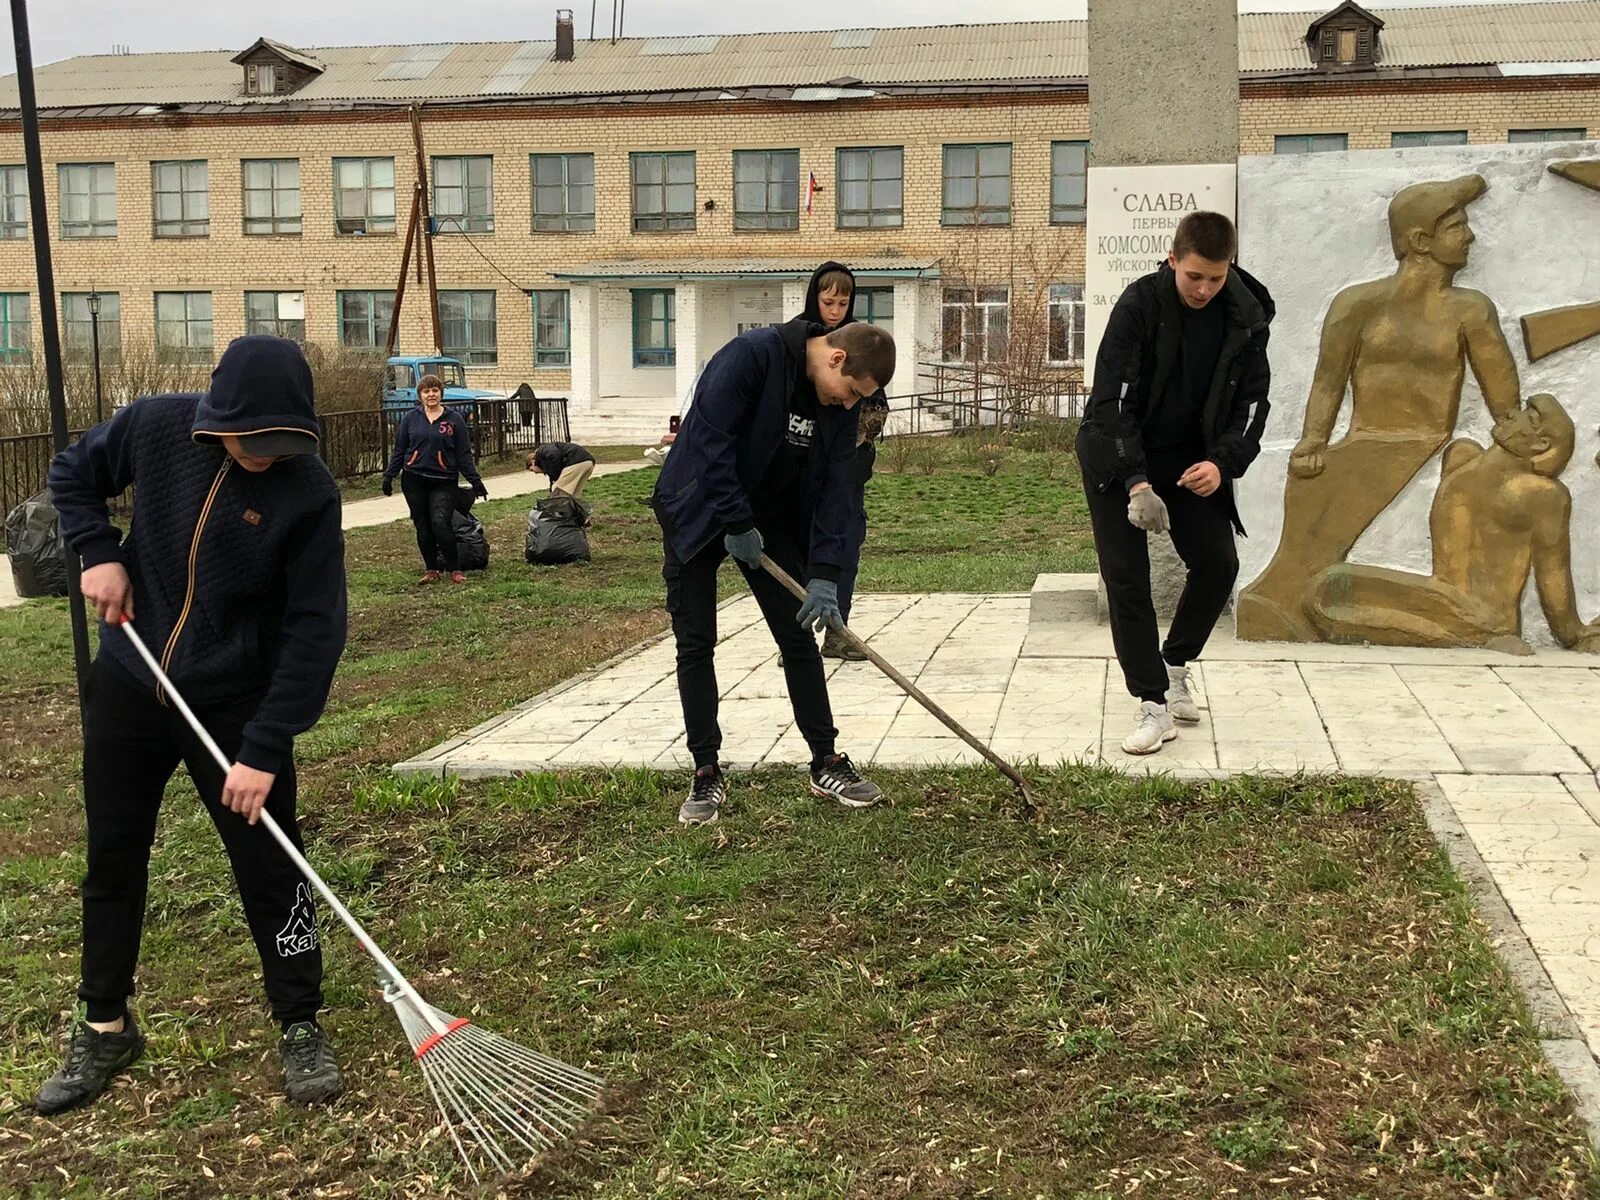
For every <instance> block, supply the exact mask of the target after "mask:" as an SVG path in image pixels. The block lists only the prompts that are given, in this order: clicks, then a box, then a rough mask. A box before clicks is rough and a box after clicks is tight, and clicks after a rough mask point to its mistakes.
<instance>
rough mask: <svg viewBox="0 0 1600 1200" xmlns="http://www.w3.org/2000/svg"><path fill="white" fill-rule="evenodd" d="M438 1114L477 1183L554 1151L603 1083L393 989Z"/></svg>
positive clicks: (387, 992)
mask: <svg viewBox="0 0 1600 1200" xmlns="http://www.w3.org/2000/svg"><path fill="white" fill-rule="evenodd" d="M383 998H384V999H385V1000H387V1001H388V1002H389V1004H390V1005H391V1006H392V1007H393V1008H394V1011H395V1014H396V1015H397V1016H398V1017H399V1018H400V1024H401V1026H402V1027H403V1028H404V1029H405V1032H406V1038H407V1040H408V1041H410V1043H411V1049H412V1050H413V1051H414V1052H415V1053H416V1056H417V1062H418V1063H419V1064H420V1065H421V1067H422V1075H423V1078H424V1079H426V1080H427V1081H428V1090H429V1091H430V1092H431V1093H432V1094H433V1099H434V1102H435V1103H436V1104H437V1105H438V1106H439V1115H440V1116H441V1117H442V1118H443V1120H444V1126H445V1128H446V1129H447V1130H448V1131H449V1133H450V1138H451V1140H452V1141H454V1142H455V1146H456V1150H457V1151H458V1152H459V1153H460V1155H461V1160H462V1161H463V1162H464V1163H466V1166H467V1171H468V1172H469V1173H470V1174H471V1175H472V1178H473V1180H474V1181H475V1182H482V1178H483V1177H484V1176H488V1177H491V1178H493V1177H497V1176H500V1175H505V1174H508V1173H510V1172H511V1171H514V1170H516V1169H517V1168H519V1167H521V1166H523V1165H524V1164H525V1163H526V1162H527V1160H528V1159H529V1158H531V1157H533V1156H534V1155H536V1154H539V1153H542V1152H543V1151H546V1150H549V1149H551V1148H553V1147H554V1146H555V1145H556V1144H557V1143H559V1142H562V1141H564V1140H566V1139H567V1138H568V1137H570V1136H571V1135H572V1134H574V1133H576V1132H577V1131H578V1129H579V1128H581V1127H582V1125H583V1124H584V1122H585V1121H587V1120H588V1118H589V1117H590V1116H591V1115H592V1114H593V1113H594V1112H595V1111H596V1110H597V1109H598V1108H599V1106H600V1097H601V1092H602V1091H603V1090H604V1088H605V1083H604V1081H602V1080H601V1079H599V1078H597V1077H596V1076H594V1075H591V1074H589V1072H587V1071H583V1070H579V1069H578V1068H577V1067H572V1066H568V1065H567V1064H566V1063H564V1062H561V1061H559V1060H557V1059H554V1058H549V1057H547V1056H546V1055H543V1054H539V1053H537V1052H535V1051H533V1050H529V1049H528V1048H527V1047H526V1046H519V1045H517V1043H515V1042H513V1041H509V1040H508V1039H506V1038H503V1037H501V1036H500V1035H499V1034H495V1033H490V1032H489V1031H488V1030H486V1029H483V1028H480V1027H479V1026H477V1025H474V1024H473V1023H472V1022H471V1021H469V1020H467V1019H466V1018H465V1017H452V1016H451V1015H450V1014H449V1013H447V1012H443V1011H442V1010H440V1009H437V1008H435V1007H433V1005H431V1004H427V1003H426V1002H425V1001H424V1002H422V1003H421V1004H420V1005H419V1003H418V1000H419V999H420V998H417V997H416V993H415V992H411V993H409V994H407V992H405V991H403V990H402V989H400V988H399V987H397V986H395V985H393V984H389V985H386V986H385V988H384V996H383Z"/></svg>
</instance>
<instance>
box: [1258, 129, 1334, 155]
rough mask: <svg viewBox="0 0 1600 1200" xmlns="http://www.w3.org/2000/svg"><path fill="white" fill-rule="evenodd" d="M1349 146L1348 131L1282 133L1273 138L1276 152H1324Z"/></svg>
mask: <svg viewBox="0 0 1600 1200" xmlns="http://www.w3.org/2000/svg"><path fill="white" fill-rule="evenodd" d="M1349 148H1350V135H1349V134H1348V133H1280V134H1278V136H1277V137H1275V138H1273V139H1272V152H1273V153H1274V154H1323V153H1326V152H1328V151H1338V150H1348V149H1349Z"/></svg>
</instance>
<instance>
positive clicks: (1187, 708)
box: [1167, 667, 1200, 725]
mask: <svg viewBox="0 0 1600 1200" xmlns="http://www.w3.org/2000/svg"><path fill="white" fill-rule="evenodd" d="M1189 680H1190V674H1189V668H1188V667H1168V668H1167V711H1168V712H1169V713H1171V714H1172V719H1173V720H1174V721H1182V722H1183V723H1184V724H1185V725H1193V724H1194V723H1195V722H1196V721H1198V720H1199V719H1200V706H1199V705H1198V704H1196V703H1195V702H1194V697H1193V696H1192V695H1190V694H1189Z"/></svg>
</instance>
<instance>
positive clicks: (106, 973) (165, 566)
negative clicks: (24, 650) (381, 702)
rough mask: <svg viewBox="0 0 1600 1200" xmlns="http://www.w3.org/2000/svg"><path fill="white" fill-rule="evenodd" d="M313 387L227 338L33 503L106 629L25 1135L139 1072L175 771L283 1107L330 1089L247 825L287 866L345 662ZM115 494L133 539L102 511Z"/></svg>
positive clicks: (259, 346) (306, 988) (308, 910)
mask: <svg viewBox="0 0 1600 1200" xmlns="http://www.w3.org/2000/svg"><path fill="white" fill-rule="evenodd" d="M320 435H321V428H320V426H319V425H318V422H317V418H316V414H315V408H314V405H313V402H312V385H311V368H310V367H309V366H308V365H307V364H306V360H305V356H304V355H303V354H302V353H301V351H300V347H299V346H297V345H296V344H295V343H294V342H292V341H289V340H287V339H285V338H277V337H267V336H251V337H243V338H238V339H237V340H235V341H234V342H232V343H231V344H230V345H229V346H228V348H227V350H226V351H224V353H223V355H222V358H221V360H220V361H219V362H218V363H217V367H216V370H215V371H213V372H212V375H211V388H210V390H209V391H207V392H206V393H204V394H203V395H200V394H193V393H190V394H181V395H166V396H147V397H144V398H143V399H139V400H135V401H134V402H133V403H132V404H129V405H128V406H127V407H125V408H123V409H121V410H120V411H118V412H117V414H116V415H115V416H113V417H112V418H111V420H109V421H107V422H105V423H104V424H101V425H96V426H95V427H94V428H93V429H90V430H89V431H88V432H87V433H85V434H84V435H83V437H82V438H81V439H80V440H79V441H78V442H77V443H76V444H75V445H73V446H70V447H68V448H67V449H66V450H63V451H62V452H61V453H60V454H58V455H57V456H56V459H55V461H54V463H53V464H52V465H51V467H50V475H49V483H50V489H51V491H52V492H53V493H54V495H55V502H56V507H57V508H58V509H59V510H60V513H61V530H62V533H63V535H64V536H65V538H66V540H67V542H68V543H69V544H70V545H71V547H72V549H73V550H74V551H75V552H76V553H77V554H78V555H79V556H81V558H82V559H83V567H84V570H83V577H82V581H81V584H80V588H81V590H82V592H83V597H84V599H85V600H87V601H89V602H90V603H91V604H92V605H93V606H94V609H95V612H96V614H97V615H98V616H99V617H100V619H101V621H102V622H103V623H102V625H101V627H100V649H99V653H98V655H97V656H96V658H95V661H94V664H93V666H92V668H91V670H90V676H89V680H88V686H87V689H86V692H87V701H86V705H85V709H84V740H83V801H84V812H85V816H86V818H87V827H88V856H87V857H88V868H87V871H86V873H85V876H84V880H83V961H82V968H83V973H82V982H81V984H80V986H79V989H78V998H79V1000H80V1001H81V1002H82V1005H83V1009H84V1011H83V1015H82V1019H81V1020H79V1021H77V1022H75V1023H74V1027H73V1030H72V1033H71V1038H70V1045H69V1047H68V1050H67V1055H66V1064H65V1065H64V1066H63V1067H62V1068H61V1070H60V1071H58V1072H57V1073H56V1074H55V1075H54V1076H53V1077H52V1078H51V1079H49V1080H48V1081H47V1082H46V1083H45V1084H44V1086H43V1088H42V1089H41V1090H40V1092H39V1096H38V1099H37V1101H36V1107H37V1109H38V1111H39V1112H41V1113H54V1112H60V1111H61V1110H63V1109H66V1108H71V1107H73V1106H74V1105H77V1104H82V1103H85V1102H87V1101H89V1100H92V1099H94V1098H95V1097H96V1096H98V1095H99V1094H100V1093H101V1092H102V1091H103V1090H104V1089H105V1087H106V1085H107V1084H108V1083H109V1082H110V1079H111V1077H112V1076H113V1075H115V1074H116V1073H117V1072H118V1071H120V1070H122V1069H124V1068H125V1067H127V1066H128V1065H129V1064H130V1063H132V1062H133V1061H134V1060H135V1059H137V1058H138V1057H139V1055H140V1054H141V1053H142V1052H143V1050H144V1044H145V1043H144V1037H143V1036H142V1035H141V1034H140V1032H139V1029H138V1026H137V1025H136V1024H135V1022H134V1018H133V1014H132V1012H131V1011H129V1009H128V1005H127V1001H128V997H129V996H131V995H132V994H133V990H134V969H135V967H136V966H137V965H138V958H139V940H140V935H141V932H142V928H143V924H144V909H145V893H146V886H147V876H148V871H149V863H150V846H151V843H152V841H153V839H154V837H155V832H156V814H157V811H158V809H159V808H160V805H161V797H162V792H163V790H164V789H165V787H166V783H167V780H168V779H169V778H170V777H171V776H172V773H173V771H174V770H175V769H176V768H177V765H178V763H179V762H180V761H182V762H183V763H184V764H185V765H186V766H187V768H188V772H189V777H190V779H191V780H193V782H194V786H195V790H196V791H197V792H198V793H199V795H200V800H201V802H202V803H203V804H204V805H205V807H206V809H207V811H208V812H209V813H210V815H211V819H212V821H213V822H214V823H215V824H216V827H217V832H218V833H219V834H220V835H221V836H222V843H223V846H224V847H225V848H226V850H227V852H228V858H229V860H230V861H231V863H232V866H233V874H234V879H235V881H236V882H237V884H238V888H239V895H240V898H241V899H242V900H243V901H244V913H245V919H246V920H247V921H248V923H249V926H250V932H251V935H252V936H253V938H254V940H255V943H256V949H257V951H258V953H259V954H260V957H261V967H262V973H263V976H264V981H265V984H266V992H267V998H268V1000H269V1001H270V1002H271V1005H272V1013H273V1016H274V1017H276V1018H277V1020H278V1021H279V1023H280V1024H281V1026H282V1029H283V1038H282V1041H281V1042H280V1044H279V1051H280V1054H281V1056H282V1058H283V1066H284V1091H285V1093H286V1094H287V1096H288V1097H289V1099H290V1100H291V1101H294V1102H297V1103H308V1102H311V1101H318V1100H327V1099H331V1098H332V1097H333V1096H336V1095H337V1094H338V1093H339V1091H340V1090H341V1089H342V1086H343V1083H342V1079H341V1076H340V1073H339V1066H338V1063H337V1062H336V1061H335V1060H334V1057H333V1049H332V1046H331V1045H330V1044H329V1042H328V1038H327V1035H326V1034H325V1033H324V1032H323V1031H322V1029H321V1027H320V1026H319V1025H318V1024H317V1013H318V1011H319V1010H320V1009H321V1007H322V952H321V949H320V946H319V942H318V937H317V926H316V913H315V910H314V908H313V906H312V901H311V891H310V888H309V887H308V885H307V884H306V883H305V882H304V880H302V878H301V877H300V874H299V872H298V870H297V869H296V868H295V866H294V864H293V863H292V862H291V861H290V860H289V858H288V856H287V855H285V854H284V853H283V851H282V850H281V849H279V847H278V844H277V843H276V842H275V841H273V840H272V839H271V838H269V837H267V836H266V835H265V834H264V833H263V832H262V831H261V830H259V829H255V828H252V826H254V825H255V823H256V821H257V819H258V816H259V814H260V812H261V811H262V809H263V808H265V809H266V811H267V812H269V813H271V814H272V816H273V819H274V820H276V821H277V822H278V824H279V825H281V826H282V827H283V829H284V831H285V832H286V833H287V834H288V836H289V837H290V839H291V840H292V841H293V842H294V843H295V844H296V845H297V846H298V845H299V844H300V833H299V828H298V825H297V824H296V821H295V770H294V757H293V744H294V738H295V736H296V735H297V734H300V733H303V732H305V730H307V729H309V728H310V727H311V726H312V725H313V724H315V722H316V721H317V719H318V717H320V716H321V714H322V709H323V706H324V705H325V704H326V703H327V699H328V689H329V687H330V686H331V684H332V682H333V673H334V669H335V667H336V666H337V665H338V662H339V655H340V654H341V653H342V651H343V649H344V641H345V605H346V601H345V571H344V535H343V534H342V533H341V532H340V519H339V518H340V507H339V490H338V488H337V487H336V486H335V484H334V482H333V477H332V476H331V475H330V474H329V473H328V468H327V466H326V465H325V464H324V463H323V461H322V459H321V458H320V457H318V455H317V445H318V439H319V437H320ZM130 487H132V488H133V489H134V492H133V518H132V527H131V528H132V532H130V533H129V534H128V535H127V536H126V537H124V536H123V535H122V533H121V532H120V531H119V530H118V529H117V528H116V526H114V525H113V524H112V523H111V517H110V514H109V512H108V509H107V506H106V501H107V500H108V499H109V498H111V497H113V496H117V495H120V494H121V493H123V492H124V491H126V490H127V489H128V488H130ZM136 604H137V610H138V629H139V632H140V634H141V636H142V637H143V638H144V639H145V641H147V642H148V643H149V644H150V645H151V647H152V648H156V647H159V648H160V649H159V655H160V658H161V662H162V666H163V668H164V669H165V670H166V672H167V673H168V674H169V675H170V676H171V678H172V680H173V683H174V685H175V686H176V687H177V688H178V689H179V690H180V691H181V692H182V694H183V696H184V699H186V700H187V701H188V702H189V703H190V704H191V705H192V706H193V707H194V710H195V713H196V715H198V716H199V718H200V720H201V722H202V723H203V724H204V725H205V727H206V728H207V729H208V730H209V731H210V732H211V734H212V736H213V737H214V738H215V739H216V742H217V744H218V745H219V746H220V747H221V748H222V751H223V753H225V754H227V755H228V756H229V758H230V759H231V760H232V761H233V763H234V766H233V769H232V770H231V771H229V772H227V773H226V774H224V773H223V772H222V771H221V770H220V769H219V768H218V767H217V765H216V763H215V762H214V761H213V760H212V759H211V757H210V755H209V754H208V752H207V751H206V749H205V748H204V747H203V746H202V745H201V743H200V742H199V740H198V739H197V738H195V736H194V735H193V733H192V732H191V731H190V729H189V726H188V725H187V723H186V722H185V721H184V720H183V719H182V717H181V716H180V715H179V714H178V712H177V711H176V710H175V709H174V708H173V707H172V705H171V703H170V700H169V698H168V697H167V696H165V695H163V694H162V693H161V691H160V690H159V689H158V688H157V686H156V683H155V680H154V679H153V678H152V677H151V675H150V672H149V670H148V669H147V668H146V667H145V665H144V663H143V661H142V660H141V659H140V658H139V657H138V655H137V652H136V651H135V650H134V649H133V646H132V644H131V643H130V642H129V640H128V639H127V637H126V636H124V635H123V634H122V633H121V632H120V631H119V630H118V629H116V628H115V627H116V626H117V625H120V624H121V623H122V622H124V621H128V620H132V619H133V618H134V614H135V605H136Z"/></svg>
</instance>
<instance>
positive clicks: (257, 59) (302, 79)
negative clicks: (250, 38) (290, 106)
mask: <svg viewBox="0 0 1600 1200" xmlns="http://www.w3.org/2000/svg"><path fill="white" fill-rule="evenodd" d="M233 61H234V62H236V63H238V64H239V65H240V66H242V67H243V68H244V94H245V95H246V96H281V95H283V94H285V93H287V92H294V91H298V90H299V89H300V88H301V87H303V86H304V85H305V84H306V82H307V81H308V80H311V79H315V78H316V77H317V76H318V75H320V74H322V70H323V67H322V64H321V63H320V62H318V61H317V60H316V59H314V58H312V57H311V56H310V55H309V54H302V53H301V52H300V51H298V50H296V49H295V48H294V47H293V46H285V45H284V44H283V43H282V42H275V41H273V40H272V39H270V38H257V39H256V40H255V42H254V44H252V45H251V46H250V47H249V48H248V49H245V50H241V51H240V52H239V53H238V54H235V55H234V56H233Z"/></svg>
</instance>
